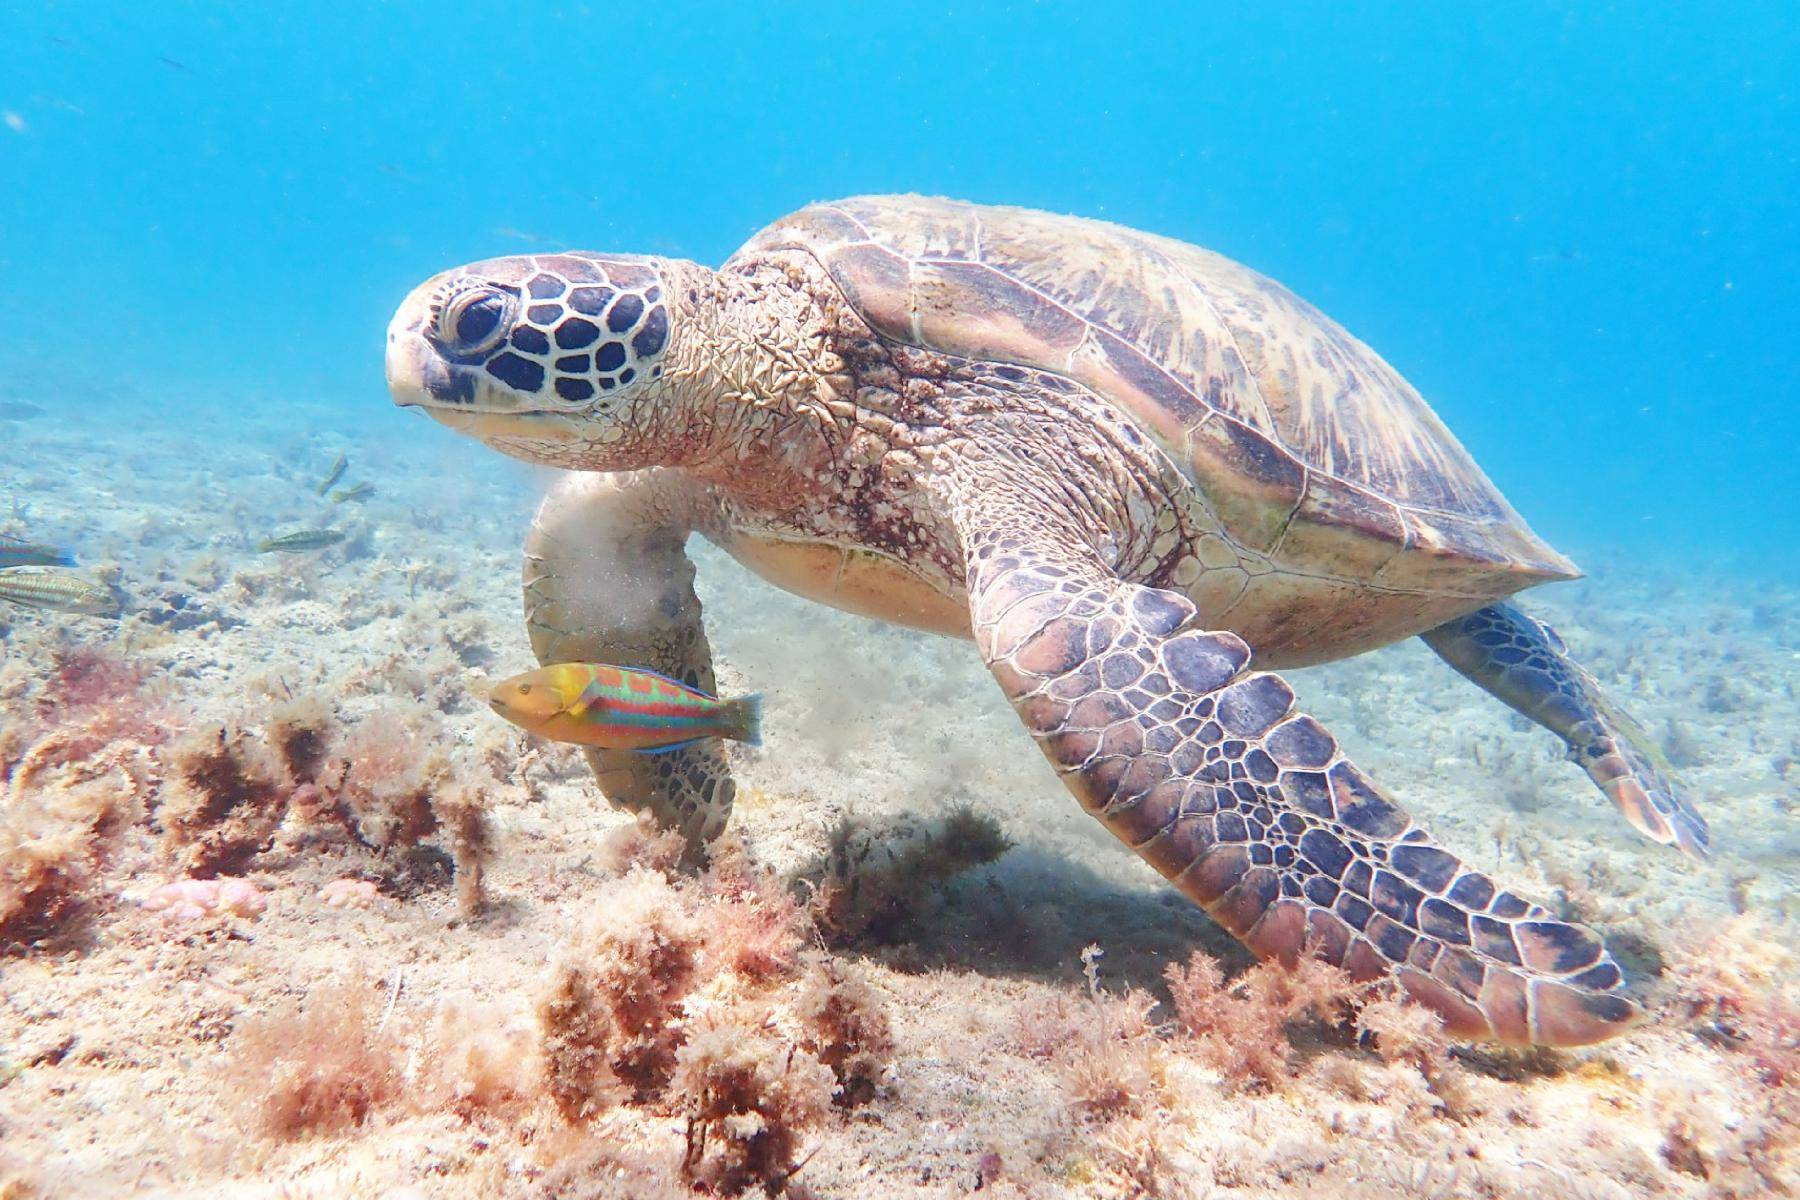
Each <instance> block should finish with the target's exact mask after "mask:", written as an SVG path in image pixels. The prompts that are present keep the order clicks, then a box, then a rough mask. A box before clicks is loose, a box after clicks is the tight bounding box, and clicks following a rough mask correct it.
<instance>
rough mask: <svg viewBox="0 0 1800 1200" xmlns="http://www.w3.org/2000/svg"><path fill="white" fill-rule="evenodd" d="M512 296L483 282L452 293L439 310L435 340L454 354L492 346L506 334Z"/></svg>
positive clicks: (486, 348)
mask: <svg viewBox="0 0 1800 1200" xmlns="http://www.w3.org/2000/svg"><path fill="white" fill-rule="evenodd" d="M512 307H513V297H512V296H511V295H510V294H509V293H507V292H504V291H501V290H500V289H499V288H496V287H489V286H487V285H486V284H481V285H477V286H475V287H471V288H467V289H464V290H463V291H459V292H456V293H454V294H453V295H452V296H451V297H450V298H449V299H448V300H447V301H445V302H444V307H443V309H442V310H441V311H440V312H439V313H438V320H437V340H438V341H439V343H441V344H442V345H443V347H444V348H445V349H446V350H451V351H454V352H455V353H457V354H480V353H482V352H484V351H487V350H491V349H493V348H494V347H495V346H496V345H498V344H499V342H500V339H501V338H502V337H504V336H505V335H506V328H507V325H508V324H509V320H508V318H509V317H510V315H511V312H512Z"/></svg>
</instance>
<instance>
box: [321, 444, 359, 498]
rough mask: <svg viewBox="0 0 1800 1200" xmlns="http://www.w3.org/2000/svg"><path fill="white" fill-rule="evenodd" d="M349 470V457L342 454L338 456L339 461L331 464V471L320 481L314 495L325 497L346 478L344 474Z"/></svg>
mask: <svg viewBox="0 0 1800 1200" xmlns="http://www.w3.org/2000/svg"><path fill="white" fill-rule="evenodd" d="M349 469H350V458H349V456H348V455H346V454H342V453H340V454H339V455H338V456H337V461H336V462H334V463H332V464H331V470H329V471H327V472H325V478H324V479H323V480H321V481H320V483H319V486H318V488H317V489H316V490H315V491H314V493H313V494H314V495H316V496H323V495H324V494H325V493H326V492H329V491H330V490H331V489H332V488H333V487H334V486H335V485H336V484H337V481H338V480H340V479H342V478H343V477H344V472H345V471H347V470H349Z"/></svg>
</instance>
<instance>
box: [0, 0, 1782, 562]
mask: <svg viewBox="0 0 1800 1200" xmlns="http://www.w3.org/2000/svg"><path fill="white" fill-rule="evenodd" d="M1795 11H1796V10H1795V9H1794V8H1793V6H1792V5H1791V4H1788V3H1785V2H1771V3H1736V4H1732V5H1729V6H1722V5H1721V6H1710V5H1709V6H1687V7H1685V9H1683V10H1678V8H1677V6H1673V5H1618V6H1608V7H1604V8H1602V7H1601V6H1598V5H1589V4H1581V5H1564V4H1551V3H1509V4H1506V5H1492V6H1481V7H1480V8H1479V9H1477V8H1476V7H1475V6H1445V7H1444V9H1443V11H1438V10H1437V8H1436V6H1425V5H1409V6H1394V5H1388V4H1346V3H1342V2H1337V0H1334V2H1331V3H1312V4H1289V5H1267V6H1253V5H1231V6H1200V5H1194V6H1184V7H1181V8H1180V9H1179V11H1178V12H1177V11H1174V6H1169V5H1160V4H1159V5H1141V6H1125V5H1112V4H1108V5H1094V4H1087V3H1043V4H1029V5H1027V4H1020V5H987V6H983V5H974V4H971V5H956V6H954V7H946V6H943V5H926V6H907V5H892V4H886V5H875V4H840V5H814V4H805V5H776V6H763V5H720V6H713V5H706V4H694V3H657V4H640V5H610V4H606V5H602V4H595V5H591V6H590V5H576V4H569V5H556V6H541V7H540V6H533V5H528V4H527V5H511V6H504V7H503V6H498V5H492V4H486V3H432V4H392V5H384V6H380V7H374V6H369V5H363V4H316V5H225V4H184V5H175V4H156V5H148V4H119V3H76V4H40V3H31V2H29V0H17V2H15V3H12V4H9V5H7V6H6V7H5V8H4V10H0V114H4V115H5V122H4V123H3V124H0V281H3V282H4V286H3V287H0V327H3V328H4V329H5V331H6V336H5V343H6V346H7V349H8V352H7V354H6V356H5V358H4V359H0V362H11V363H12V364H14V366H15V368H16V370H15V371H13V372H10V374H13V375H14V376H15V380H16V379H21V378H23V379H29V380H30V381H31V384H30V386H31V388H32V389H33V390H32V392H31V396H30V398H33V399H35V400H36V401H37V402H40V403H42V402H44V401H45V399H46V398H47V397H49V398H51V399H54V396H53V395H52V394H51V393H49V392H46V391H45V381H46V380H60V379H68V380H69V381H70V382H71V383H72V384H73V385H74V386H72V387H71V388H70V389H69V391H68V392H67V393H66V395H67V399H66V400H65V401H64V402H66V403H71V404H74V403H81V404H104V403H109V402H110V403H113V404H116V405H119V406H120V407H121V408H122V409H125V408H129V409H130V410H131V412H132V415H131V416H130V418H129V419H131V420H136V421H142V422H158V421H163V422H178V421H180V420H181V419H182V416H183V412H182V406H181V403H180V399H179V397H180V396H181V395H182V394H183V392H184V390H185V389H188V388H191V387H195V386H207V387H212V388H224V389H229V390H232V391H233V392H235V393H241V394H242V395H243V396H244V397H245V402H246V403H257V404H279V403H281V402H282V398H283V397H290V396H305V397H307V398H309V399H311V400H319V399H326V400H329V401H331V402H333V403H336V404H340V405H341V406H342V407H343V409H344V410H345V413H344V420H345V422H346V423H347V427H352V426H357V425H360V426H361V427H364V428H366V429H367V430H369V436H382V435H391V434H394V433H395V432H396V431H400V432H404V433H406V434H409V435H414V436H417V435H419V434H421V433H422V432H423V431H424V430H425V428H426V427H425V426H424V425H423V424H422V423H415V424H410V425H403V424H401V422H402V421H403V420H404V418H403V416H402V415H401V414H398V413H392V412H389V411H387V409H386V408H385V405H386V403H387V402H386V398H385V393H384V389H383V385H382V364H381V351H382V334H383V330H384V326H385V322H386V320H387V318H388V316H389V314H390V312H391V310H392V308H393V306H394V304H395V303H396V302H397V301H398V300H399V298H400V297H401V296H402V295H403V294H404V293H405V291H406V290H407V289H408V288H409V287H410V286H411V285H412V284H414V283H415V282H417V281H418V280H420V279H421V278H423V277H424V276H426V275H427V274H429V273H431V272H434V271H436V270H438V269H440V268H442V267H444V266H447V265H450V264H453V263H456V262H461V261H464V260H468V259H472V258H477V257H485V256H488V255H492V254H498V253H512V252H522V251H525V250H528V249H530V248H533V247H539V246H577V247H584V248H591V249H616V250H629V251H642V252H653V253H660V254H671V255H686V256H690V257H693V258H696V259H700V260H702V261H707V262H715V263H716V262H717V261H718V260H720V259H722V258H723V257H724V256H725V255H727V254H728V253H729V252H730V251H731V250H732V249H733V248H734V247H735V246H736V245H737V243H738V242H739V241H741V240H742V239H743V238H744V237H746V236H748V235H749V234H750V233H751V232H752V231H754V230H755V229H756V228H758V227H760V226H761V225H762V224H764V223H766V222H767V221H769V220H771V219H773V218H775V217H777V216H779V215H781V214H782V213H784V212H787V211H789V210H791V209H793V208H796V207H798V206H800V205H801V204H804V203H805V202H807V201H810V200H813V199H818V198H825V197H831V196H837V195H843V194H849V193H855V192H862V191H897V190H916V191H924V192H935V193H943V194H949V195H955V196H959V197H964V198H968V199H975V200H981V201H987V202H997V203H1000V202H1004V203H1018V204H1026V205H1033V206H1038V207H1043V208H1050V209H1056V210H1061V211H1067V212H1076V213H1082V214H1086V215H1092V216H1102V217H1107V218H1110V219H1114V220H1118V221H1122V222H1125V223H1128V224H1133V225H1138V226H1141V227H1144V228H1148V229H1152V230H1155V231H1158V232H1161V233H1166V234H1170V235H1174V236H1177V237H1181V238H1185V239H1188V240H1191V241H1195V242H1199V243H1201V244H1204V245H1207V246H1211V247H1213V248H1215V249H1217V250H1220V251H1222V252H1224V253H1226V254H1229V255H1231V256H1233V257H1236V258H1239V259H1241V260H1243V261H1245V262H1247V263H1249V264H1250V265H1252V266H1255V267H1257V268H1259V269H1261V270H1263V271H1265V272H1267V273H1269V274H1271V275H1273V276H1275V277H1276V278H1278V279H1281V280H1282V281H1284V282H1286V283H1287V284H1289V285H1290V286H1292V287H1293V288H1295V289H1296V290H1297V291H1299V292H1300V293H1301V294H1302V295H1304V296H1306V297H1307V298H1309V299H1311V300H1313V301H1314V302H1316V303H1318V304H1319V305H1320V306H1321V307H1323V308H1324V309H1326V310H1327V311H1328V312H1330V313H1331V314H1332V315H1334V316H1335V317H1337V318H1338V319H1339V320H1340V321H1342V322H1343V323H1344V324H1346V325H1347V326H1349V327H1350V328H1351V329H1352V330H1353V331H1354V332H1356V333H1357V334H1359V335H1360V336H1362V337H1363V338H1364V339H1365V340H1367V341H1369V342H1371V343H1372V344H1373V345H1374V346H1375V347H1376V348H1377V349H1378V350H1380V351H1381V352H1382V353H1383V354H1384V355H1386V356H1387V357H1388V358H1389V359H1390V360H1391V361H1392V362H1394V363H1395V364H1396V365H1397V366H1399V367H1400V368H1401V370H1402V371H1404V372H1405V373H1406V374H1408V375H1409V376H1410V377H1411V378H1412V379H1413V380H1414V382H1416V383H1417V384H1418V385H1419V386H1420V388H1421V389H1422V390H1423V391H1424V392H1425V393H1426V395H1427V396H1428V397H1429V398H1431V399H1432V400H1433V402H1434V403H1435V405H1436V406H1437V408H1438V410H1439V412H1440V413H1441V414H1442V415H1443V416H1444V417H1445V419H1446V420H1447V421H1448V422H1449V423H1450V425H1451V426H1452V428H1454V429H1455V430H1456V431H1457V432H1458V434H1459V435H1460V436H1461V437H1462V438H1463V440H1464V441H1465V442H1466V443H1467V444H1468V445H1469V446H1470V447H1471V448H1472V449H1473V450H1474V451H1475V452H1476V454H1477V457H1478V458H1479V459H1480V460H1481V461H1482V462H1483V464H1484V465H1485V466H1486V467H1487V468H1488V469H1489V471H1490V473H1491V474H1492V475H1493V476H1494V477H1495V478H1496V480H1497V481H1498V482H1499V483H1500V484H1501V486H1502V487H1503V488H1504V489H1505V490H1506V491H1507V493H1508V494H1509V495H1510V496H1511V498H1512V499H1513V500H1514V502H1515V504H1517V506H1518V507H1519V508H1520V509H1521V510H1522V511H1523V512H1524V513H1525V514H1526V515H1527V516H1528V517H1529V518H1530V519H1531V520H1532V522H1533V523H1534V524H1535V525H1536V526H1537V527H1538V528H1539V529H1540V531H1542V532H1543V533H1545V534H1546V535H1547V536H1549V537H1550V538H1551V539H1552V540H1553V541H1555V542H1557V543H1558V544H1559V545H1561V546H1563V547H1564V548H1565V549H1567V550H1569V551H1570V552H1572V553H1574V554H1576V555H1577V556H1578V557H1579V556H1581V555H1582V554H1583V553H1584V552H1596V551H1598V552H1604V553H1608V554H1614V555H1631V556H1647V557H1654V558H1662V559H1669V558H1688V557H1695V556H1698V557H1702V558H1704V559H1705V560H1707V561H1709V562H1726V563H1731V564H1735V565H1738V566H1742V567H1744V568H1746V569H1750V570H1756V571H1774V572H1791V571H1792V570H1793V568H1794V566H1795V565H1796V564H1797V563H1800V551H1797V550H1796V549H1795V547H1796V546H1797V545H1800V521H1797V519H1796V515H1795V514H1796V511H1797V510H1800V471H1797V470H1796V469H1795V466H1794V458H1793V456H1794V447H1795V443H1796V440H1797V435H1800V422H1796V419H1795V415H1794V414H1795V410H1796V408H1797V407H1800V382H1797V379H1800V361H1797V358H1800V354H1797V353H1796V345H1797V340H1800V339H1797V334H1800V229H1797V218H1796V215H1795V214H1796V210H1797V207H1800V96H1797V92H1800V83H1797V81H1800V24H1797V20H1796V17H1795V15H1794V14H1795ZM7 374H9V372H7V371H6V368H4V367H0V391H4V389H5V388H6V386H7V381H6V378H5V377H6V375H7ZM0 436H4V427H3V426H0ZM214 436H229V430H226V431H223V432H222V433H220V434H215V435H214ZM433 436H434V437H441V438H444V439H449V438H450V436H451V435H449V434H447V433H442V432H441V431H433ZM466 452H467V453H468V454H470V455H478V454H486V453H489V452H488V451H485V450H483V449H481V448H480V447H477V446H475V445H474V444H473V443H469V444H468V445H467V447H466Z"/></svg>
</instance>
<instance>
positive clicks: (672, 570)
mask: <svg viewBox="0 0 1800 1200" xmlns="http://www.w3.org/2000/svg"><path fill="white" fill-rule="evenodd" d="M706 503H707V500H706V496H705V494H704V492H703V491H702V490H701V489H699V488H697V486H696V485H695V484H693V483H692V482H691V481H690V480H689V479H688V478H687V477H686V476H685V475H683V474H681V473H679V472H674V471H667V470H648V471H634V472H629V473H621V474H606V475H590V474H580V475H569V476H567V477H565V478H564V479H563V480H561V481H560V482H559V483H558V484H557V485H556V486H555V487H554V488H553V489H552V490H551V491H550V494H549V495H547V496H546V497H545V498H544V502H543V504H542V505H540V506H539V508H538V512H537V517H536V519H535V520H533V522H532V526H531V535H530V537H529V538H528V539H527V541H526V544H525V621H526V625H527V628H528V629H529V632H530V636H531V648H532V651H533V652H534V653H535V654H536V655H537V657H538V661H539V662H540V663H544V664H549V663H558V662H601V663H612V664H615V665H618V666H626V667H641V668H648V669H650V670H653V671H656V672H659V673H661V674H663V675H667V676H668V677H669V678H671V679H678V680H681V681H682V682H684V683H687V684H689V685H691V686H693V687H697V688H699V689H701V690H702V691H706V692H711V691H713V690H714V682H713V666H712V649H711V647H710V646H708V644H707V641H706V629H705V627H704V626H703V624H702V623H701V618H700V599H699V597H698V596H696V595H695V594H694V564H693V561H692V560H691V559H689V558H688V556H687V550H686V544H687V539H688V535H689V533H690V531H691V530H692V529H693V528H694V526H695V523H696V521H697V519H698V518H699V517H700V516H701V515H702V513H703V512H704V511H705V507H706ZM586 753H587V757H588V762H589V763H590V764H592V766H593V768H594V774H595V776H596V778H597V779H598V780H599V783H600V789H601V791H603V792H605V793H606V798H607V799H608V800H609V801H611V802H612V803H613V804H615V805H617V806H619V807H621V808H627V809H631V810H633V811H645V812H649V813H650V814H651V815H652V816H653V817H654V818H655V819H656V821H657V823H658V824H660V825H662V826H663V827H665V828H671V829H679V830H680V831H681V832H682V834H683V835H684V836H685V837H686V838H687V840H688V847H689V854H690V857H695V858H697V857H698V856H699V854H700V851H701V848H702V847H703V845H704V843H705V842H706V841H707V840H708V839H710V838H713V837H715V836H717V835H718V833H719V832H720V831H721V830H722V829H724V827H725V822H726V819H727V818H728V817H729V816H730V815H731V802H732V799H733V798H734V796H735V795H736V785H735V784H734V783H733V782H732V779H731V772H730V769H729V768H728V767H727V766H726V763H725V755H724V753H723V751H722V749H721V748H720V746H719V743H718V742H717V741H705V742H701V743H699V744H698V745H694V746H690V747H686V748H684V749H680V750H673V751H670V752H668V753H666V754H656V755H644V754H638V753H634V752H632V751H629V750H599V749H592V748H590V749H588V750H587V751H586Z"/></svg>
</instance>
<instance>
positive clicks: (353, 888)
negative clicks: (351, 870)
mask: <svg viewBox="0 0 1800 1200" xmlns="http://www.w3.org/2000/svg"><path fill="white" fill-rule="evenodd" d="M379 894H380V893H379V892H378V891H377V890H376V888H375V885H374V884H373V883H370V882H369V881H368V880H367V879H334V880H332V881H331V882H330V883H328V884H326V885H325V886H324V887H322V888H320V889H319V899H321V900H323V901H324V902H325V907H327V908H367V907H369V905H371V904H373V903H375V898H376V896H378V895H379Z"/></svg>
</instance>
